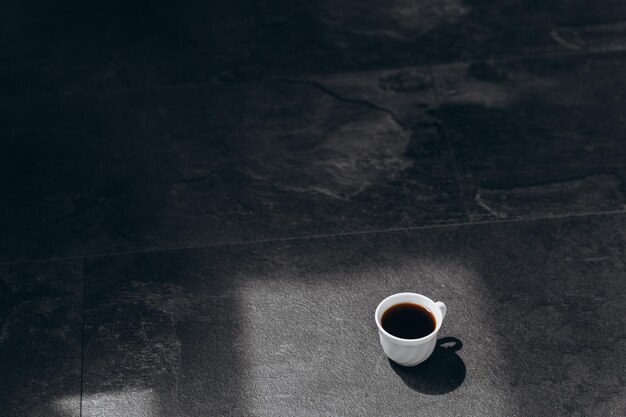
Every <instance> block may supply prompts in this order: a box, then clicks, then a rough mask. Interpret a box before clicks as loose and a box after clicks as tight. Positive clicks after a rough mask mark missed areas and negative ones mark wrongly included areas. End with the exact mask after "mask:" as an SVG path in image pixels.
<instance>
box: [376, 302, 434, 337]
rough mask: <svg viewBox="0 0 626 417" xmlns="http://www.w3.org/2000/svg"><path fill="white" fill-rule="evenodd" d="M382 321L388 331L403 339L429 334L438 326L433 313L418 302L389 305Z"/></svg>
mask: <svg viewBox="0 0 626 417" xmlns="http://www.w3.org/2000/svg"><path fill="white" fill-rule="evenodd" d="M380 322H381V324H382V326H383V329H385V331H386V332H387V333H389V334H391V335H393V336H396V337H400V338H402V339H419V338H421V337H424V336H428V335H429V334H431V333H432V332H433V331H435V327H436V320H435V316H433V313H431V312H430V310H428V309H427V308H426V307H423V306H421V305H419V304H416V303H400V304H396V305H393V306H391V307H389V308H388V309H387V310H386V311H385V312H384V313H383V317H382V319H381V321H380Z"/></svg>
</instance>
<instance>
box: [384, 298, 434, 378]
mask: <svg viewBox="0 0 626 417" xmlns="http://www.w3.org/2000/svg"><path fill="white" fill-rule="evenodd" d="M401 303H416V304H419V305H421V306H422V307H426V308H427V309H428V310H429V311H430V312H431V313H432V314H433V316H434V317H435V330H433V332H432V333H430V334H429V335H427V336H424V337H422V338H419V339H402V338H399V337H396V336H393V335H391V334H389V333H387V332H386V331H385V329H383V326H382V324H381V322H380V321H381V319H382V317H383V314H384V313H385V311H387V309H388V308H389V307H391V306H394V305H396V304H401ZM445 316H446V305H445V304H444V303H442V302H441V301H437V302H434V301H433V300H431V299H430V298H428V297H426V296H423V295H421V294H415V293H412V292H401V293H398V294H394V295H390V296H389V297H387V298H385V299H384V300H383V301H381V302H380V304H378V307H377V308H376V313H375V319H376V325H377V326H378V334H379V335H380V344H381V345H382V346H383V350H384V351H385V354H387V356H388V357H389V359H391V360H392V361H394V362H395V363H397V364H398V365H402V366H415V365H417V364H419V363H422V362H424V361H425V360H426V359H428V357H429V356H430V355H431V354H432V353H433V350H435V345H436V344H437V334H438V333H439V329H440V328H441V324H442V323H443V318H444V317H445Z"/></svg>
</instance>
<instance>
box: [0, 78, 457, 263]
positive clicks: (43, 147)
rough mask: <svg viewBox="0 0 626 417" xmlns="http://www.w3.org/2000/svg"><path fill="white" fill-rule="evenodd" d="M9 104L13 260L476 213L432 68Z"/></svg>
mask: <svg viewBox="0 0 626 417" xmlns="http://www.w3.org/2000/svg"><path fill="white" fill-rule="evenodd" d="M0 107H2V113H1V115H0V129H1V132H2V133H1V134H0V135H1V136H0V137H1V138H2V139H0V142H1V143H2V145H3V146H4V152H2V154H0V190H1V191H2V193H3V194H4V195H6V196H7V200H6V203H5V204H4V205H3V206H2V207H1V208H0V210H1V213H2V216H0V230H2V233H1V234H0V236H1V237H0V248H2V251H1V253H2V255H0V258H2V259H5V260H8V261H14V260H23V259H39V258H47V257H50V256H68V255H71V256H75V255H85V254H93V253H103V252H119V251H135V250H148V249H155V248H164V247H181V246H190V245H192V246H197V245H207V244H209V245H211V244H220V243H229V242H239V241H249V240H260V239H269V238H281V237H290V236H299V235H316V234H325V233H337V232H351V231H360V230H372V229H386V228H397V227H407V226H416V225H424V224H434V223H447V222H459V221H465V220H466V218H467V217H466V214H465V208H464V207H463V203H462V199H461V198H460V194H459V189H458V186H457V183H456V178H455V173H454V169H453V162H452V157H451V152H450V150H449V148H448V147H447V144H446V142H445V140H444V138H443V136H442V135H441V126H440V123H439V120H438V119H437V117H435V116H433V115H432V110H433V108H435V107H436V99H435V94H434V89H433V83H432V80H431V78H430V76H429V74H428V71H427V70H424V69H422V70H420V69H413V70H399V71H381V72H367V73H359V74H348V75H340V76H333V77H326V78H319V79H315V80H305V79H294V80H287V79H286V80H284V81H275V82H265V83H249V84H244V83H240V84H236V85H232V86H230V87H228V88H226V87H221V88H218V87H215V88H213V87H193V88H192V87H189V88H179V89H172V90H170V89H165V90H158V91H143V92H137V93H121V94H102V95H69V96H61V97H58V98H56V99H52V98H49V97H42V98H38V99H24V100H18V101H15V102H14V101H12V102H10V103H6V104H5V105H4V106H0Z"/></svg>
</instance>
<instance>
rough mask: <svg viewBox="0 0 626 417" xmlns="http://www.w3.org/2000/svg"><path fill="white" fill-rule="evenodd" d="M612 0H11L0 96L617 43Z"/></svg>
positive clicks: (619, 31)
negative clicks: (54, 0) (52, 0)
mask: <svg viewBox="0 0 626 417" xmlns="http://www.w3.org/2000/svg"><path fill="white" fill-rule="evenodd" d="M624 19H626V6H624V3H623V2H622V1H619V0H600V1H593V2H589V1H584V0H577V1H574V2H572V1H566V0H558V1H551V2H544V1H536V0H504V1H497V2H494V1H490V2H485V1H481V0H436V1H413V0H385V1H382V0H363V1H360V2H355V3H351V2H348V3H347V2H336V1H330V0H324V1H316V2H310V1H304V0H295V1H293V0H262V1H250V0H233V1H210V2H206V1H197V0H196V1H188V2H185V4H178V3H177V4H172V3H171V2H167V1H162V0H159V1H146V0H144V1H136V2H133V3H132V4H128V3H127V2H123V1H119V0H115V1H109V2H90V3H85V2H81V1H77V0H65V1H62V2H57V3H54V4H51V3H49V2H45V1H42V0H28V1H18V0H11V1H8V2H6V4H5V5H4V8H3V13H2V16H1V17H0V26H1V27H2V28H3V31H2V36H1V37H0V81H1V82H0V95H2V96H14V95H19V94H23V93H24V92H31V93H41V92H68V91H85V90H89V91H102V90H110V89H124V88H138V87H139V88H142V87H155V86H162V85H164V84H166V85H181V84H190V83H199V82H200V83H213V82H224V81H226V82H228V81H232V80H242V79H248V80H249V79H259V78H263V77H266V76H268V75H272V74H276V73H280V74H312V73H334V72H338V71H342V72H343V71H355V70H363V69H374V68H394V67H400V66H408V65H423V64H429V63H441V62H453V61H457V60H459V59H470V58H479V57H485V56H488V57H490V56H503V55H506V56H518V55H528V54H536V53H570V52H574V53H577V52H581V51H602V50H624V47H625V45H626V44H625V42H624V34H625V33H626V27H625V25H624Z"/></svg>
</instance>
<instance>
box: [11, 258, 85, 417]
mask: <svg viewBox="0 0 626 417" xmlns="http://www.w3.org/2000/svg"><path fill="white" fill-rule="evenodd" d="M82 278H83V275H82V261H76V262H50V263H36V264H29V265H13V266H0V393H1V394H0V415H2V416H3V417H14V416H15V417H18V416H19V417H23V416H33V417H40V416H41V417H77V416H78V415H79V409H80V388H81V386H80V384H81V339H82V325H83V323H82V306H83V293H82V289H83V279H82Z"/></svg>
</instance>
